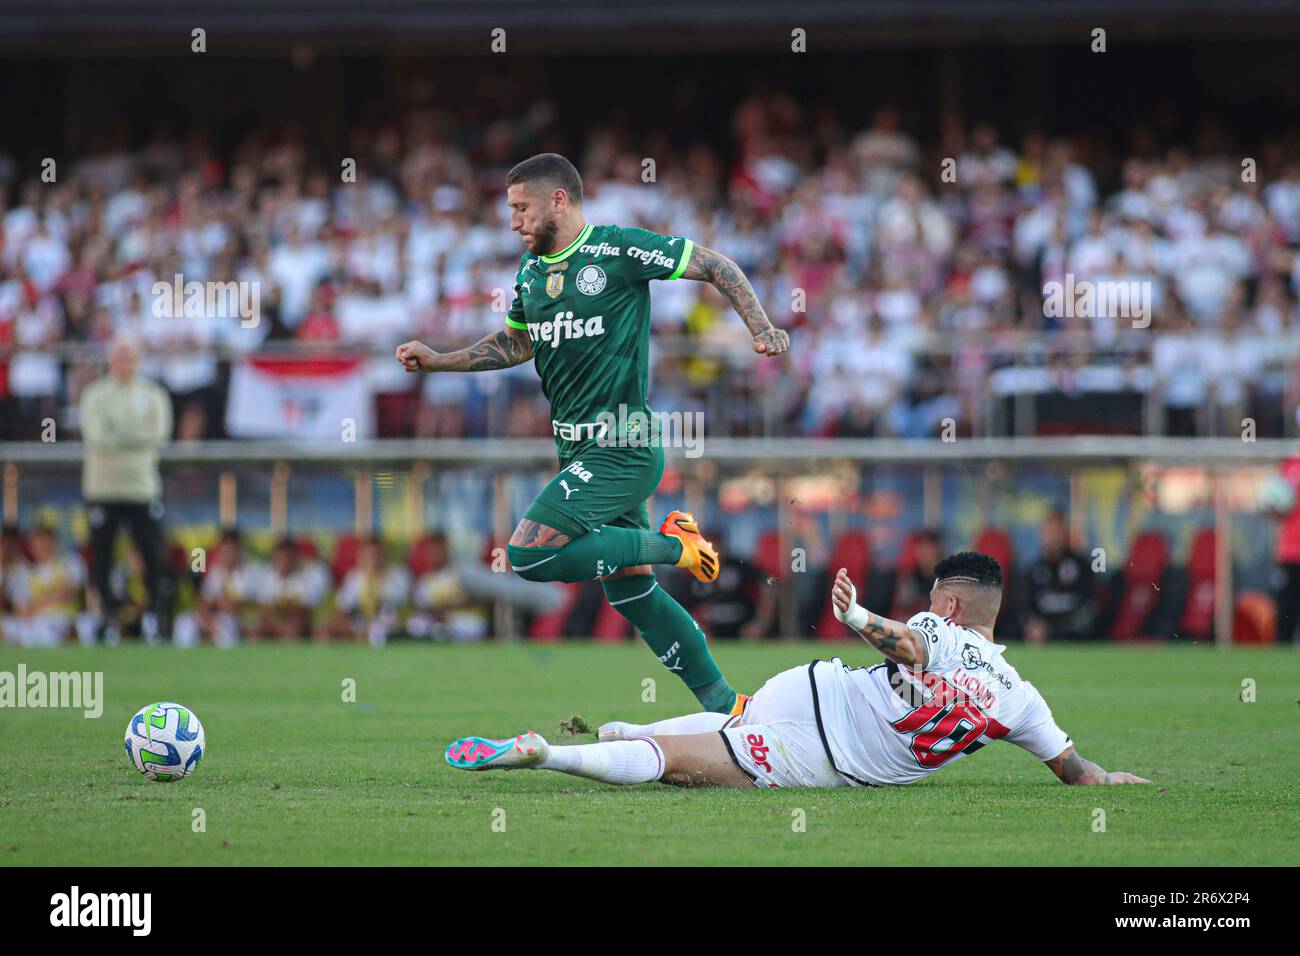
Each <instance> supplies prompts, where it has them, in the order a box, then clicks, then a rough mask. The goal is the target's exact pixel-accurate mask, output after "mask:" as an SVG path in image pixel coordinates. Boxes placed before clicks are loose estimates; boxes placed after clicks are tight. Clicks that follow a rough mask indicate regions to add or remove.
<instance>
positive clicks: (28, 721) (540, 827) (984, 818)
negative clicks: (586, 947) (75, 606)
mask: <svg viewBox="0 0 1300 956" xmlns="http://www.w3.org/2000/svg"><path fill="white" fill-rule="evenodd" d="M715 650H716V653H717V655H718V657H719V660H720V662H721V663H722V665H723V667H724V669H725V670H726V672H727V674H728V676H729V678H730V680H731V681H732V682H733V683H734V684H736V685H737V686H739V687H742V688H748V689H751V690H752V689H754V688H756V687H757V686H758V685H759V684H761V683H762V681H763V680H764V679H765V678H767V677H768V676H770V675H771V674H774V673H776V672H777V671H779V670H781V669H783V668H785V667H790V666H794V665H797V664H800V663H804V662H806V661H808V660H810V659H812V658H814V657H818V656H821V657H829V656H831V655H832V654H835V653H838V654H842V655H844V656H845V657H846V660H849V661H850V662H852V663H867V664H870V663H875V662H876V661H877V660H878V659H879V658H878V657H877V656H875V654H874V653H873V652H872V651H871V650H870V649H869V648H866V647H860V646H858V645H855V644H850V643H845V644H843V645H833V646H828V645H825V644H822V645H814V644H795V643H781V644H772V645H765V646H758V647H755V646H735V645H722V646H719V647H717V648H715ZM1008 653H1009V656H1010V658H1011V660H1012V661H1013V662H1014V663H1015V664H1016V666H1017V668H1018V669H1019V670H1020V672H1021V674H1023V675H1024V676H1025V677H1027V678H1028V679H1030V680H1032V681H1033V682H1034V683H1035V684H1036V685H1037V686H1038V688H1039V689H1040V690H1041V691H1042V692H1043V694H1044V696H1045V697H1046V698H1047V701H1048V703H1049V704H1050V705H1051V706H1052V709H1053V711H1054V713H1055V715H1056V718H1057V721H1058V722H1059V723H1060V724H1061V726H1062V727H1063V728H1064V729H1065V730H1066V732H1067V733H1069V734H1070V735H1071V736H1072V737H1073V738H1074V740H1075V741H1076V743H1077V745H1078V747H1079V750H1080V752H1081V753H1082V754H1084V755H1085V756H1087V757H1090V758H1092V759H1095V760H1097V761H1098V762H1100V763H1101V764H1102V765H1103V766H1105V767H1106V768H1108V769H1122V770H1130V771H1134V772H1138V773H1141V774H1143V775H1145V776H1148V777H1150V778H1152V779H1153V780H1154V781H1155V782H1156V786H1152V787H1141V788H1139V787H1081V788H1067V787H1065V786H1063V785H1061V784H1060V783H1058V782H1057V781H1056V779H1055V778H1054V777H1053V776H1052V774H1051V773H1050V772H1049V771H1048V770H1047V769H1046V768H1045V767H1043V766H1042V765H1041V764H1040V763H1038V762H1037V761H1036V760H1034V758H1033V757H1031V756H1030V755H1029V754H1027V753H1025V752H1024V751H1022V750H1020V749H1018V748H1016V747H1014V746H1011V745H1009V744H997V745H995V746H990V747H986V748H984V749H983V750H982V751H981V752H980V753H979V754H976V755H974V756H972V757H971V758H970V759H967V760H964V761H961V762H960V763H958V764H956V765H954V766H952V767H950V768H947V769H945V770H942V771H940V772H939V773H938V774H936V775H934V776H932V777H931V778H929V779H928V780H926V781H925V782H923V783H920V784H915V785H913V786H910V787H904V788H889V789H842V790H821V791H807V790H805V791H789V790H758V789H754V790H743V791H738V790H690V791H688V790H680V789H676V788H671V787H664V786H659V785H653V784H652V785H647V786H642V787H625V788H619V787H613V786H605V785H602V784H596V783H590V782H588V781H585V780H580V779H577V778H573V777H566V776H562V775H560V774H550V773H534V772H514V773H506V774H502V773H484V774H470V773H464V772H462V771H456V770H452V769H451V768H450V767H448V766H446V765H445V764H444V763H443V761H442V756H441V751H442V748H443V746H445V744H446V743H447V742H449V741H450V740H452V739H453V738H455V737H457V736H461V735H463V734H469V733H479V734H484V735H489V736H506V735H509V734H513V733H517V732H519V731H522V730H527V729H537V730H540V731H541V732H542V733H544V734H546V735H548V736H549V737H550V739H551V740H553V741H556V740H560V741H563V740H564V738H562V737H561V736H560V735H559V734H558V724H559V723H560V721H562V720H564V719H566V718H568V717H570V716H572V715H574V714H580V715H581V716H582V717H584V718H585V719H586V720H587V721H588V722H590V724H591V725H592V726H593V727H594V726H596V724H597V723H599V722H600V721H603V720H607V719H611V718H616V717H617V718H623V719H629V720H638V721H644V720H647V719H651V718H655V717H664V716H671V715H675V714H679V713H685V712H687V711H690V710H692V709H693V704H694V700H693V699H692V698H691V697H690V696H689V695H688V693H687V692H686V691H685V689H684V688H683V687H681V686H680V685H679V684H678V682H677V681H676V679H675V678H674V677H673V676H672V675H670V674H668V673H666V672H664V671H663V670H662V668H660V667H659V665H658V663H657V662H656V661H655V660H654V659H653V657H652V656H651V655H650V653H649V651H648V650H646V648H645V647H644V646H642V645H640V644H639V643H636V644H632V643H629V644H628V645H627V646H623V647H605V646H595V645H592V644H588V643H585V642H573V643H568V644H563V645H552V646H530V645H489V646H479V647H427V646H410V645H405V646H403V645H395V646H390V647H388V648H387V649H384V650H381V651H375V650H371V649H370V648H357V647H347V648H344V647H282V646H257V647H240V648H237V649H233V650H227V651H222V650H217V649H209V648H204V649H200V650H194V651H179V650H175V649H172V648H157V649H154V648H141V647H120V648H116V649H108V648H97V649H79V648H65V649H59V650H45V651H24V650H20V649H18V648H14V647H4V648H0V670H2V671H9V672H11V673H12V672H15V671H16V670H17V666H18V664H19V663H20V662H22V663H24V664H25V665H26V667H27V669H28V671H29V672H31V671H35V670H40V671H53V670H58V671H66V670H83V671H85V670H89V671H96V670H102V671H103V672H104V698H105V703H104V712H103V716H102V717H101V718H99V719H86V718H85V717H83V716H82V715H81V712H80V711H70V710H49V709H45V710H39V709H14V710H10V709H4V710H0V779H2V780H3V785H2V786H0V862H2V863H3V864H6V865H10V866H13V865H23V864H26V865H42V864H63V865H136V866H160V865H162V866H165V865H173V864H245V865H248V864H307V865H320V864H494V865H499V864H616V865H617V864H626V865H685V864H727V865H735V864H758V865H766V864H813V865H828V864H851V865H887V864H914V865H927V864H931V865H932V864H976V865H978V864H1051V865H1094V864H1096V865H1102V864H1118V865H1126V864H1154V865H1171V864H1174V865H1184V866H1207V865H1220V864H1275V865H1295V864H1296V863H1297V862H1300V849H1298V848H1300V814H1298V813H1297V810H1298V809H1300V808H1298V806H1297V794H1300V732H1298V731H1300V707H1298V706H1297V698H1298V697H1300V655H1297V654H1295V653H1294V652H1292V651H1290V650H1281V651H1279V650H1258V651H1247V650H1235V651H1230V652H1221V651H1218V650H1216V649H1213V648H1206V647H1184V648H1168V649H1156V648H1151V649H1144V648H1115V647H1060V648H1056V647H1053V648H1042V649H1026V648H1019V647H1013V648H1012V649H1011V650H1010V651H1009V652H1008ZM347 678H352V679H353V680H355V681H356V702H355V703H345V702H343V700H342V696H343V690H342V688H343V683H344V681H345V679H347ZM646 678H654V679H655V681H656V685H657V688H656V689H657V701H655V702H653V703H646V702H643V701H642V693H643V690H642V682H643V680H645V679H646ZM1245 678H1252V679H1253V680H1254V681H1255V682H1256V687H1257V691H1256V693H1257V701H1256V702H1254V703H1243V702H1242V701H1241V700H1240V695H1241V688H1242V682H1243V679H1245ZM155 700H175V701H179V702H181V703H183V704H185V705H187V706H189V707H191V708H193V709H194V710H195V712H197V713H198V715H199V717H200V719H201V720H202V721H203V724H204V727H205V730H206V733H207V754H206V756H205V757H204V758H203V762H202V764H201V765H200V766H199V768H198V771H197V773H196V774H195V775H194V776H193V777H191V778H189V779H187V780H183V781H181V782H178V783H170V784H165V783H154V782H151V781H148V780H146V779H144V777H142V776H141V775H140V774H139V773H138V772H137V771H136V770H135V769H134V768H133V767H132V766H131V765H130V763H129V762H128V760H127V757H126V753H125V751H124V749H123V746H122V734H123V731H124V729H125V726H126V722H127V719H128V718H129V717H130V716H131V714H133V713H134V712H135V710H136V709H137V708H139V707H141V706H143V705H145V704H147V703H150V702H152V701H155ZM195 808H202V809H203V811H204V813H205V815H206V832H201V833H196V832H193V828H192V820H193V819H194V817H193V811H194V810H195ZM1098 808H1100V809H1102V810H1104V811H1105V824H1106V826H1105V832H1094V819H1095V818H1096V815H1095V810H1096V809H1098ZM796 810H802V811H803V816H804V817H805V819H806V828H805V829H804V830H803V832H796V828H795V826H794V823H795V822H796V819H797V816H798V815H797V814H796V813H795V812H794V811H796ZM498 811H504V814H502V813H500V812H498ZM494 820H495V821H497V822H498V826H497V827H496V828H494V827H493V823H494ZM502 820H503V821H504V824H505V828H504V832H500V822H501V821H502Z"/></svg>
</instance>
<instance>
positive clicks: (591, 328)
mask: <svg viewBox="0 0 1300 956" xmlns="http://www.w3.org/2000/svg"><path fill="white" fill-rule="evenodd" d="M604 334H605V317H604V316H603V315H593V316H592V317H591V318H589V319H577V318H574V316H573V313H572V312H556V313H555V318H554V319H552V320H551V321H549V322H529V323H528V337H529V338H531V339H532V340H533V341H534V342H548V343H550V346H551V348H553V349H558V348H559V347H560V343H561V342H565V341H568V340H569V339H581V338H590V337H591V336H593V335H604Z"/></svg>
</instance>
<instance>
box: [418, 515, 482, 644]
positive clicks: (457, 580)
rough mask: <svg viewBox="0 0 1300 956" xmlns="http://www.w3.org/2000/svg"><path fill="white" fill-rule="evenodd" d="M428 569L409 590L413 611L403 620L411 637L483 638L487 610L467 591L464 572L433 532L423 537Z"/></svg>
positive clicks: (441, 540) (436, 533)
mask: <svg viewBox="0 0 1300 956" xmlns="http://www.w3.org/2000/svg"><path fill="white" fill-rule="evenodd" d="M427 541H428V547H429V552H428V560H429V568H428V570H426V571H425V572H424V573H423V574H421V575H420V577H419V578H418V579H417V580H416V582H415V586H414V587H413V588H412V595H411V598H412V604H413V605H414V610H413V611H412V612H411V614H410V616H409V617H408V618H407V621H406V632H407V633H408V634H410V635H411V636H412V637H431V638H433V639H435V640H452V641H477V640H481V639H482V638H484V637H486V636H487V633H488V623H489V614H488V611H489V609H488V607H487V605H486V604H485V603H484V602H483V600H482V599H481V598H477V597H476V596H475V595H474V594H473V593H472V585H471V590H467V588H466V581H465V580H464V577H465V575H464V573H463V570H464V569H461V568H458V567H457V565H456V564H455V563H453V561H452V559H451V551H450V549H449V548H448V545H447V538H446V536H445V535H443V534H442V533H440V532H434V533H432V534H430V535H429V536H428V538H427Z"/></svg>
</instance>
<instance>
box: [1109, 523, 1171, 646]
mask: <svg viewBox="0 0 1300 956" xmlns="http://www.w3.org/2000/svg"><path fill="white" fill-rule="evenodd" d="M1168 566H1169V545H1168V544H1167V543H1166V542H1165V538H1164V535H1162V534H1160V532H1158V531H1143V532H1141V533H1140V534H1138V536H1137V537H1135V538H1134V539H1133V544H1132V546H1131V547H1130V548H1129V556H1128V563H1127V564H1126V565H1125V567H1124V571H1123V572H1122V573H1123V589H1122V590H1121V591H1120V595H1119V598H1118V600H1117V601H1116V602H1115V617H1114V622H1113V623H1112V624H1111V628H1110V636H1111V638H1112V639H1113V640H1116V641H1140V640H1150V639H1151V638H1152V636H1153V635H1152V634H1151V633H1150V631H1149V628H1148V620H1149V619H1150V617H1151V615H1152V613H1153V612H1154V611H1155V610H1156V608H1157V606H1158V605H1159V602H1160V586H1161V584H1162V582H1163V580H1164V577H1165V571H1166V570H1167V568H1168Z"/></svg>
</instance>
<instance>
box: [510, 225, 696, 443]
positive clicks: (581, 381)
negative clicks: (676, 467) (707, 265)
mask: <svg viewBox="0 0 1300 956" xmlns="http://www.w3.org/2000/svg"><path fill="white" fill-rule="evenodd" d="M693 248H694V243H692V242H691V240H689V239H686V238H684V237H682V236H661V235H659V234H658V233H655V232H650V231H649V230H647V229H625V228H623V227H622V226H587V227H586V228H585V229H583V230H582V232H581V233H579V234H578V238H576V239H574V240H573V242H571V243H569V245H568V247H567V248H565V249H562V250H560V251H559V252H556V253H555V254H553V255H549V256H538V255H534V254H533V253H531V252H529V253H525V254H524V257H523V258H522V259H521V260H520V262H519V272H518V274H517V275H516V276H515V297H514V301H513V302H512V303H511V306H510V313H509V315H508V316H507V317H506V324H507V325H509V326H510V327H511V328H515V329H527V330H528V334H529V337H530V338H532V340H533V358H534V362H535V364H536V366H537V374H538V375H539V376H541V379H542V393H543V394H544V395H545V396H546V398H547V400H548V401H549V402H550V403H551V430H552V431H553V432H554V434H555V445H556V450H557V452H558V453H559V456H560V460H561V461H567V460H569V459H571V458H573V456H574V455H575V454H576V453H578V452H579V451H580V450H581V449H583V448H586V447H589V446H591V445H595V444H601V443H606V444H610V443H612V444H616V443H618V440H619V436H617V435H615V434H613V429H614V428H615V427H624V426H621V425H619V426H616V425H615V423H623V422H628V421H629V417H630V419H631V427H633V428H637V427H640V426H639V424H638V423H639V422H640V421H648V420H649V416H650V415H651V412H650V407H649V405H648V404H647V403H646V386H647V382H648V380H649V372H650V280H651V279H677V278H680V277H681V274H682V273H683V272H685V271H686V266H687V264H689V262H690V260H691V251H692V249H693Z"/></svg>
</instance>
